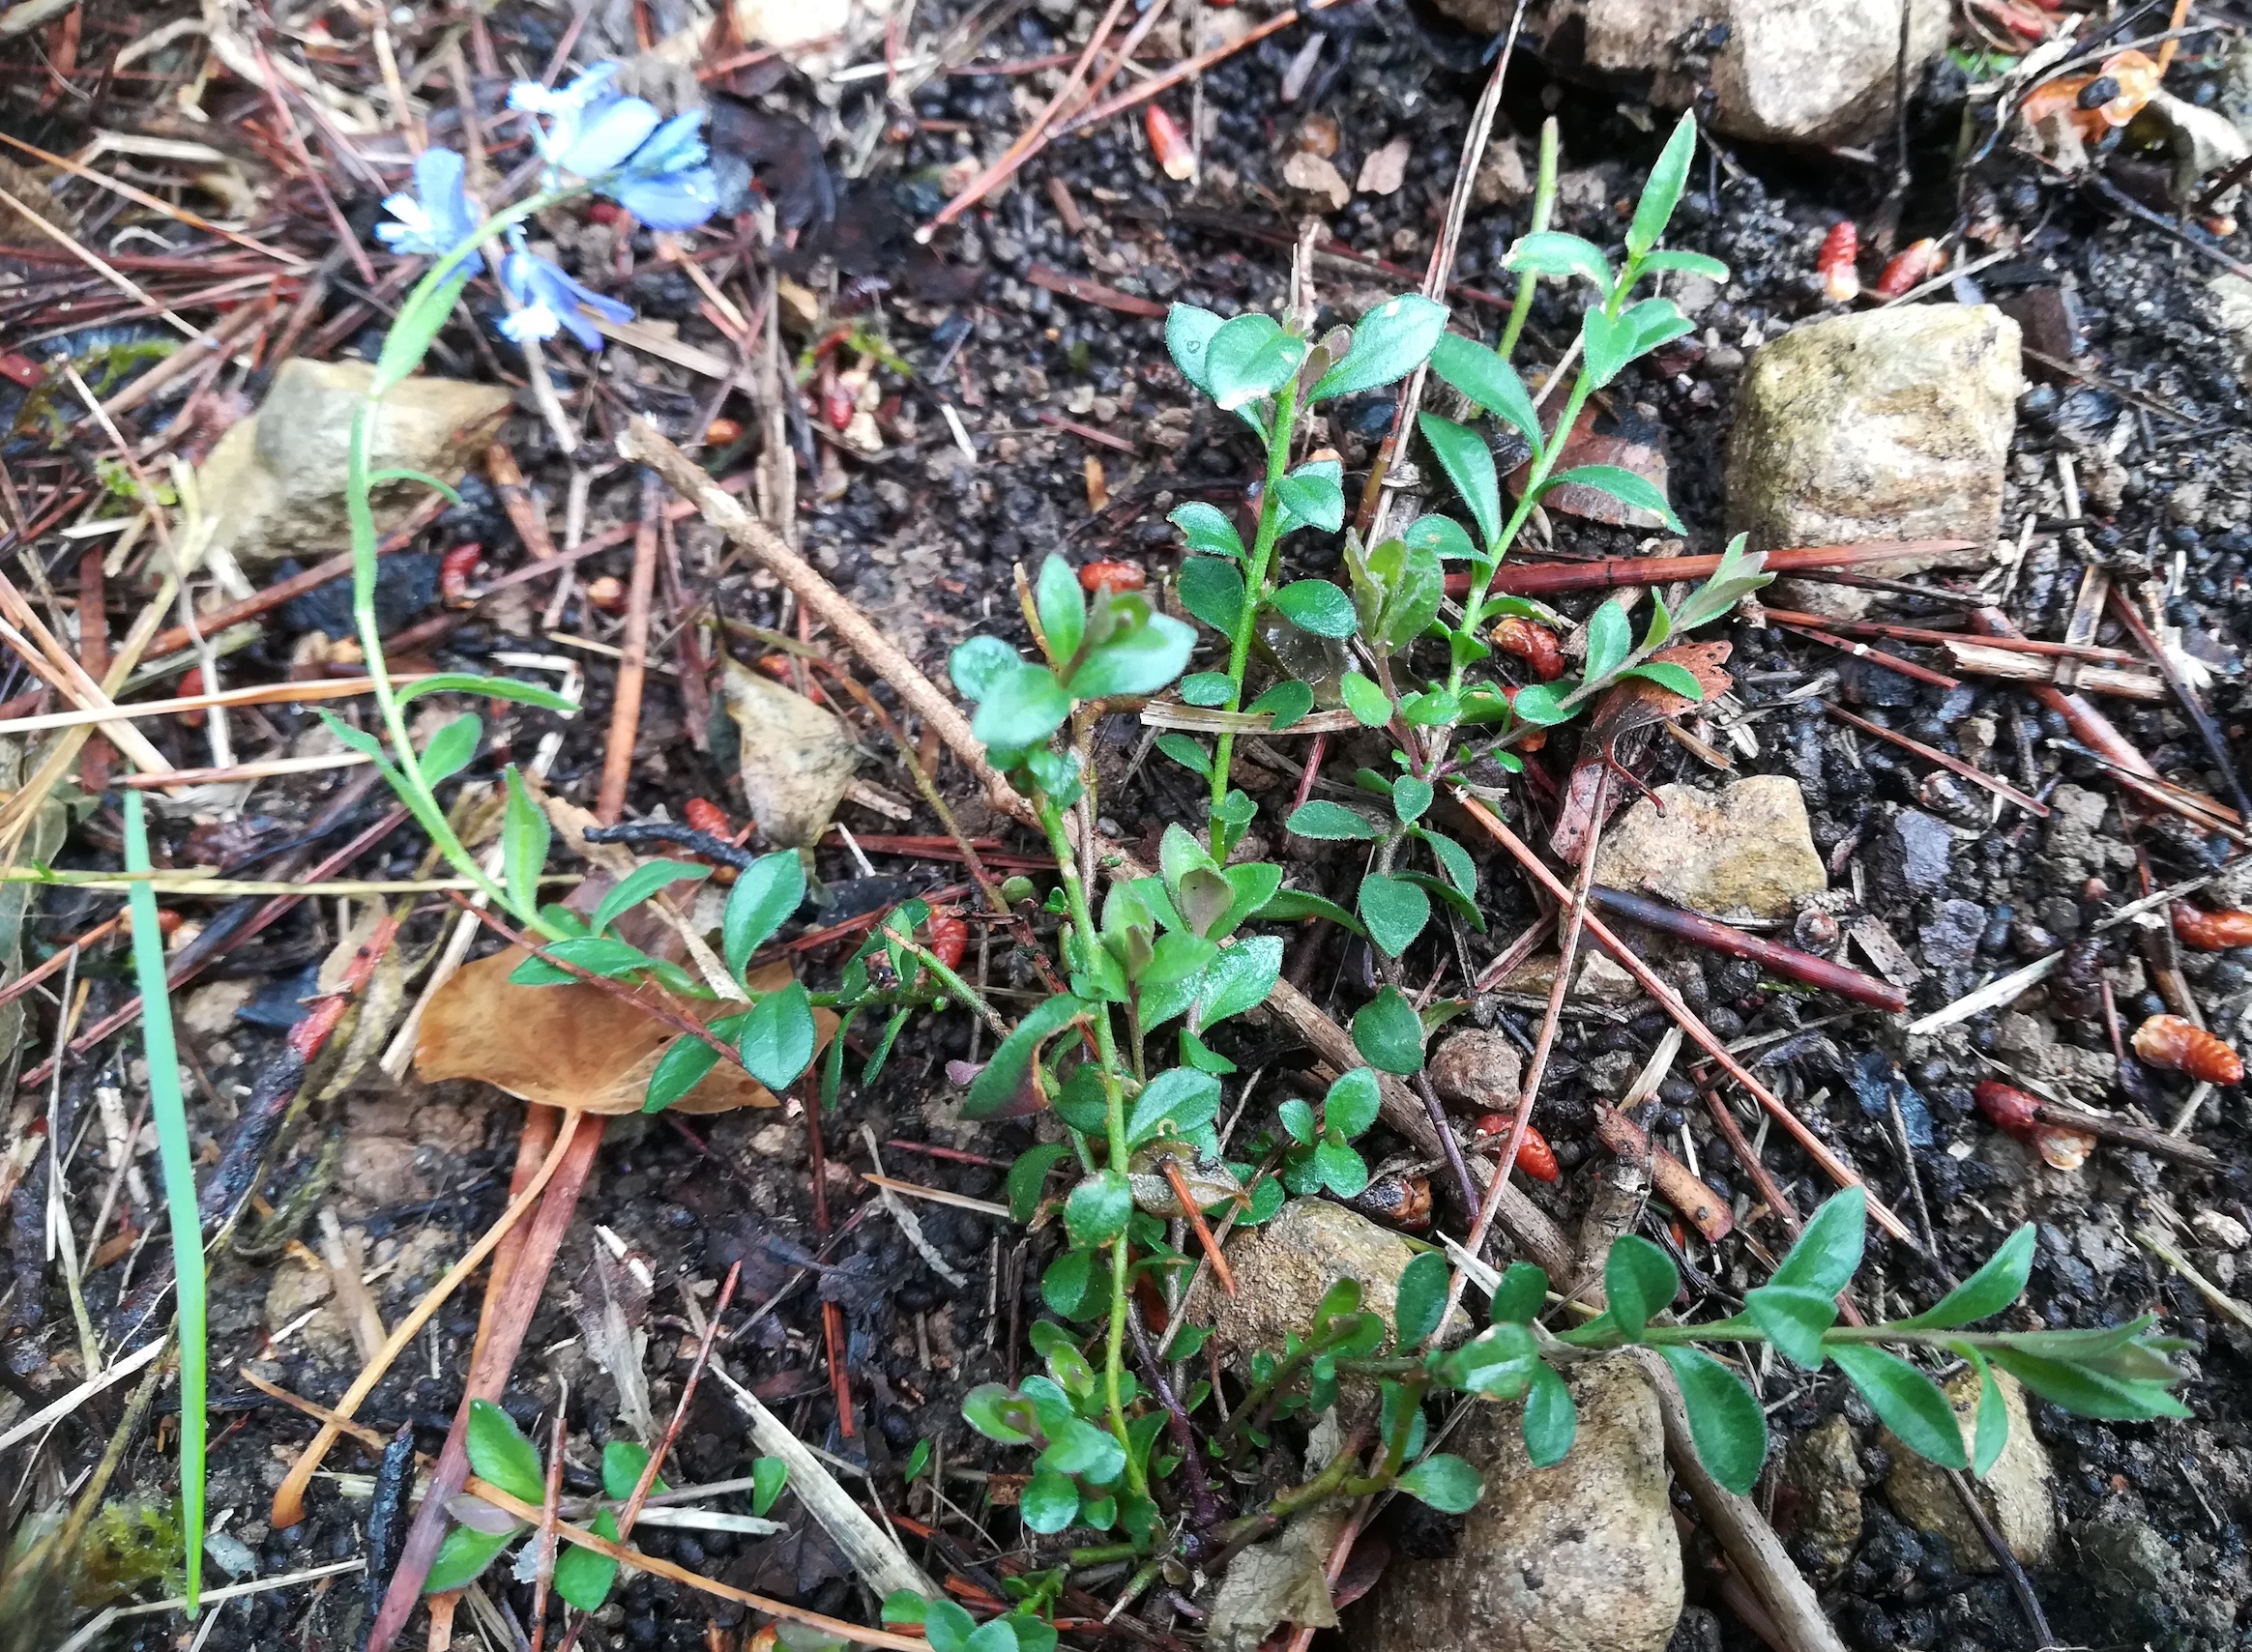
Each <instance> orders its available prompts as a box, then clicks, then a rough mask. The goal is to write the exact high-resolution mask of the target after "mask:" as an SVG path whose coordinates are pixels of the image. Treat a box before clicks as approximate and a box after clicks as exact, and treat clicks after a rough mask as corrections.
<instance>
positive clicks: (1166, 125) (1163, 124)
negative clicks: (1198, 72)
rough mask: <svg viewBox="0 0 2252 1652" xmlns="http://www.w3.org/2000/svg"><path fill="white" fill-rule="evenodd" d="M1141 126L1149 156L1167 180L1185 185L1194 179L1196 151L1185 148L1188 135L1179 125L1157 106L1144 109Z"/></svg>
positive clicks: (1153, 104)
mask: <svg viewBox="0 0 2252 1652" xmlns="http://www.w3.org/2000/svg"><path fill="white" fill-rule="evenodd" d="M1142 125H1143V127H1144V128H1146V129H1147V130H1148V131H1149V134H1150V153H1151V154H1152V155H1154V156H1155V157H1156V160H1157V165H1158V167H1159V169H1160V170H1162V171H1163V172H1164V174H1165V176H1166V177H1168V178H1170V179H1172V180H1173V182H1175V183H1176V184H1185V183H1186V182H1187V181H1188V180H1189V179H1191V178H1193V177H1195V176H1196V151H1195V150H1193V149H1191V148H1190V147H1189V146H1188V134H1187V133H1185V132H1184V131H1183V130H1181V123H1180V122H1179V121H1177V120H1175V119H1174V118H1173V117H1172V116H1171V115H1169V114H1167V113H1166V112H1165V111H1164V109H1163V108H1162V107H1161V106H1160V105H1158V104H1156V103H1150V104H1147V105H1145V106H1144V109H1143V113H1142Z"/></svg>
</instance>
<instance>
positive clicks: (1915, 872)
mask: <svg viewBox="0 0 2252 1652" xmlns="http://www.w3.org/2000/svg"><path fill="white" fill-rule="evenodd" d="M1954 853H1955V835H1954V833H1953V832H1951V831H1949V830H1948V829H1947V824H1946V822H1945V821H1943V820H1940V819H1938V818H1936V817H1935V816H1932V815H1927V814H1925V813H1924V812H1923V811H1922V810H1920V809H1902V810H1901V811H1900V812H1899V813H1898V814H1896V815H1894V816H1893V817H1892V818H1891V819H1890V820H1889V821H1887V822H1886V823H1885V828H1884V830H1882V831H1881V832H1879V833H1878V834H1877V838H1876V841H1875V842H1874V843H1872V844H1870V846H1869V849H1868V864H1869V876H1870V878H1871V879H1872V880H1873V881H1874V882H1875V884H1876V885H1877V887H1878V888H1879V889H1881V890H1884V891H1886V892H1887V893H1889V894H1891V895H1893V896H1894V897H1895V898H1900V897H1914V896H1916V895H1931V894H1937V893H1938V892H1939V891H1940V890H1941V889H1944V888H1945V887H1946V883H1947V866H1948V863H1949V862H1950V861H1951V860H1952V859H1953V857H1954Z"/></svg>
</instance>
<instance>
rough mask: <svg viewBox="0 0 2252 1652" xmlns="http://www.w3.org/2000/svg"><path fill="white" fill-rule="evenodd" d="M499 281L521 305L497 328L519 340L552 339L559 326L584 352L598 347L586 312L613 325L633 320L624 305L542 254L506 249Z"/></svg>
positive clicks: (599, 337) (598, 339) (597, 335)
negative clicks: (548, 260) (567, 272)
mask: <svg viewBox="0 0 2252 1652" xmlns="http://www.w3.org/2000/svg"><path fill="white" fill-rule="evenodd" d="M501 280H502V282H503V284H504V285H506V286H507V287H508V289H509V291H510V292H512V293H513V294H514V295H515V297H516V299H517V300H518V302H520V303H521V304H523V305H524V307H523V309H521V310H519V311H518V312H517V313H516V314H514V315H512V316H510V317H508V318H507V319H506V320H504V321H503V322H502V323H501V331H502V332H503V333H506V334H507V335H508V336H509V337H511V338H513V339H515V340H516V341H517V342H518V343H522V342H523V341H524V340H525V339H526V338H528V337H529V338H552V337H554V336H555V333H556V330H557V329H558V328H559V327H560V328H563V329H566V330H568V331H569V332H570V335H571V336H572V337H573V338H576V339H577V340H578V341H579V342H580V343H581V344H583V345H585V346H586V347H587V348H588V349H589V350H600V348H601V347H602V335H601V334H600V333H598V332H597V331H596V330H595V327H594V324H593V323H592V322H590V321H589V320H588V319H587V317H586V314H585V313H584V312H585V311H586V310H590V309H591V310H593V311H594V312H595V314H597V315H599V316H600V317H601V318H602V319H603V320H604V321H606V322H608V323H610V324H611V325H612V326H613V327H615V326H618V325H620V324H622V323H625V322H628V321H630V320H632V319H633V308H632V306H631V305H630V304H620V303H619V302H618V301H617V300H616V299H613V298H608V297H605V296H604V295H602V294H600V293H598V292H595V291H594V290H593V289H591V288H589V287H583V286H581V285H579V283H578V282H576V281H574V280H572V279H571V278H570V276H569V275H565V274H564V272H563V271H562V270H560V269H558V268H557V267H556V266H555V265H553V264H550V263H548V262H547V260H545V259H544V258H535V257H533V256H532V255H531V254H530V253H528V252H512V253H510V254H509V256H508V259H507V261H506V262H505V263H504V264H503V265H502V266H501Z"/></svg>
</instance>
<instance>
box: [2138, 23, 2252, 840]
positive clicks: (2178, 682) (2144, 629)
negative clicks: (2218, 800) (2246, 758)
mask: <svg viewBox="0 0 2252 1652" xmlns="http://www.w3.org/2000/svg"><path fill="white" fill-rule="evenodd" d="M2167 44H2168V46H2172V45H2173V42H2171V41H2169V42H2167ZM2110 596H2111V611H2112V612H2113V613H2114V614H2116V615H2118V616H2119V619H2120V623H2121V624H2122V625H2124V626H2126V628H2127V629H2128V630H2130V631H2132V632H2134V634H2135V641H2136V642H2137V643H2139V644H2140V645H2142V649H2143V652H2145V653H2146V654H2148V655H2150V663H2151V664H2152V665H2155V666H2156V667H2157V668H2158V675H2159V676H2161V677H2163V678H2165V679H2166V686H2167V687H2169V688H2171V689H2173V690H2174V697H2175V699H2177V700H2179V701H2180V702H2181V710H2182V713H2183V714H2184V715H2185V716H2187V717H2188V718H2189V725H2190V727H2191V728H2193V729H2195V730H2197V738H2198V741H2199V743H2201V744H2202V745H2203V746H2204V747H2205V749H2206V755H2207V756H2208V757H2209V758H2211V759H2212V760H2213V767H2214V768H2218V769H2219V770H2220V771H2221V779H2222V780H2223V782H2225V783H2226V784H2227V786H2228V788H2229V797H2230V798H2231V800H2232V801H2234V802H2235V803H2236V805H2237V819H2238V820H2245V821H2252V797H2246V796H2245V795H2244V782H2243V780H2242V779H2241V778H2240V777H2239V776H2238V774H2237V760H2236V759H2235V758H2233V757H2231V756H2230V755H2229V742H2228V740H2227V739H2224V738H2223V737H2222V734H2221V727H2220V725H2219V724H2218V723H2216V722H2214V721H2213V716H2212V713H2211V712H2210V711H2208V710H2206V707H2205V702H2204V700H2203V699H2201V698H2200V697H2199V695H2198V692H2197V689H2196V688H2195V687H2194V686H2192V685H2191V683H2190V681H2189V679H2188V678H2187V677H2186V676H2184V675H2183V674H2182V670H2181V667H2180V666H2179V664H2177V663H2176V662H2175V659H2174V656H2173V655H2172V654H2171V653H2169V652H2167V651H2166V650H2165V649H2164V648H2162V647H2161V646H2160V645H2159V642H2158V639H2157V638H2156V637H2155V636H2153V635H2151V633H2150V624H2149V623H2148V622H2146V621H2145V620H2144V618H2143V616H2142V612H2141V611H2140V610H2139V609H2137V608H2136V606H2135V604H2134V601H2133V599H2132V598H2131V597H2129V596H2128V595H2127V594H2126V593H2125V592H2124V591H2122V590H2120V587H2119V586H2117V585H2114V586H2113V587H2112V588H2111V593H2110Z"/></svg>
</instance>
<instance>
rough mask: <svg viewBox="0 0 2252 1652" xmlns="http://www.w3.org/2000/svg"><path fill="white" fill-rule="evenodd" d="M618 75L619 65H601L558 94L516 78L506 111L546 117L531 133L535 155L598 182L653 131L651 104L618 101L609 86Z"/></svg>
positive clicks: (654, 112)
mask: <svg viewBox="0 0 2252 1652" xmlns="http://www.w3.org/2000/svg"><path fill="white" fill-rule="evenodd" d="M617 77H618V66H617V65H616V64H614V63H603V64H598V65H596V66H595V67H594V68H593V69H590V70H588V71H587V72H585V73H584V74H581V75H580V76H579V77H578V78H577V79H576V80H573V81H572V82H571V83H570V85H569V86H566V87H564V88H563V89H562V90H561V91H553V90H550V89H549V88H547V87H545V86H542V85H541V84H540V83H539V82H538V81H537V80H519V81H517V82H516V84H515V85H514V86H513V87H512V88H510V91H509V107H511V108H512V109H521V110H523V111H524V112H526V113H527V114H532V115H544V116H546V117H547V124H546V125H545V126H543V127H536V128H535V133H536V135H537V137H538V139H539V143H540V153H541V155H543V156H545V157H546V158H547V163H548V164H549V165H550V166H553V167H555V168H557V169H558V170H560V171H564V172H570V173H573V174H575V175H577V176H578V177H581V178H600V177H601V176H602V175H603V174H605V173H608V172H613V171H615V170H617V168H618V167H620V166H622V165H623V164H625V162H626V159H627V158H628V157H629V156H630V155H631V154H632V153H633V152H634V151H635V150H637V149H639V148H640V147H641V145H642V143H643V142H644V141H645V140H646V139H647V138H648V136H649V134H650V133H651V132H653V131H655V130H657V128H658V113H657V108H656V105H654V104H652V103H650V102H648V101H646V100H644V99H640V98H623V97H620V96H619V95H618V93H617V91H616V90H615V88H614V87H612V85H611V82H612V81H613V80H615V79H616V78H617Z"/></svg>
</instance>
